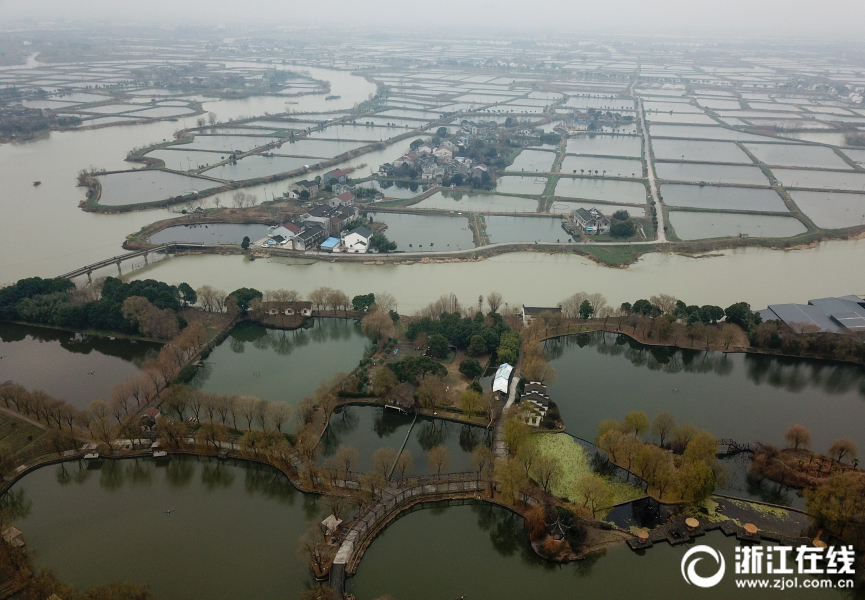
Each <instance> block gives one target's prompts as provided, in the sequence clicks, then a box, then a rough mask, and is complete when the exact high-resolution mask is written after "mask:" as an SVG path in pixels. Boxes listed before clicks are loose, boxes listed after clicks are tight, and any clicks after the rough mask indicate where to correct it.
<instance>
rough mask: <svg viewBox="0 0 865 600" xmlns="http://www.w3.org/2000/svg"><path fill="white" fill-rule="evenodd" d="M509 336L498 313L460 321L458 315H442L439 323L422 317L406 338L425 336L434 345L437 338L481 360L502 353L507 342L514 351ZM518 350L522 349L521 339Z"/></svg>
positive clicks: (413, 338)
mask: <svg viewBox="0 0 865 600" xmlns="http://www.w3.org/2000/svg"><path fill="white" fill-rule="evenodd" d="M508 332H510V327H508V325H507V324H506V323H505V322H504V320H503V319H502V317H501V315H499V314H497V313H494V312H491V313H490V314H488V315H484V314H483V313H480V312H479V313H477V314H476V315H475V316H474V317H461V316H460V314H459V313H456V312H452V313H442V314H441V316H440V317H439V318H438V319H433V318H431V317H422V318H420V319H418V320H416V321H412V322H411V323H409V325H408V328H407V329H406V337H407V338H408V339H410V340H416V339H417V338H418V336H420V335H421V334H424V335H427V336H429V340H430V342H432V341H433V338H434V337H435V336H437V335H438V336H442V337H444V339H445V340H447V342H449V343H451V344H453V345H454V346H456V347H457V348H459V349H461V350H466V351H467V352H468V353H469V355H471V356H482V355H484V354H490V353H492V352H495V351H497V350H499V348H500V346H501V345H502V343H503V342H507V343H506V346H505V347H506V348H507V349H509V350H510V349H512V348H511V346H512V345H513V344H511V341H512V340H511V339H510V337H508V336H507V333H508ZM516 348H519V336H517V346H516ZM509 356H510V355H509ZM499 358H500V359H501V356H499ZM514 358H515V357H514ZM502 360H504V359H502Z"/></svg>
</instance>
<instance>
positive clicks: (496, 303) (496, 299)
mask: <svg viewBox="0 0 865 600" xmlns="http://www.w3.org/2000/svg"><path fill="white" fill-rule="evenodd" d="M487 304H488V305H489V307H490V312H498V310H499V307H500V306H501V305H502V295H501V294H500V293H498V292H490V294H489V295H488V296H487Z"/></svg>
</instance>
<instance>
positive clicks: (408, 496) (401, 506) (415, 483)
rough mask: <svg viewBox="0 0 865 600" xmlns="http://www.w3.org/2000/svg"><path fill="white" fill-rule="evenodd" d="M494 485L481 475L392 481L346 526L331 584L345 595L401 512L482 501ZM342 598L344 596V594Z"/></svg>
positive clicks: (456, 475) (331, 570) (457, 474)
mask: <svg viewBox="0 0 865 600" xmlns="http://www.w3.org/2000/svg"><path fill="white" fill-rule="evenodd" d="M493 485H494V483H493V481H492V480H491V479H489V478H487V477H482V476H480V475H479V474H478V473H477V472H470V473H451V474H447V475H431V476H426V477H411V478H407V479H401V480H398V481H391V482H389V483H388V487H386V488H384V489H382V490H380V495H379V496H378V497H377V498H376V499H375V501H373V502H371V503H370V504H368V505H367V506H366V507H365V508H364V509H362V510H361V511H360V512H359V513H358V514H357V515H356V516H355V517H354V518H353V519H352V520H351V521H350V522H349V523H347V524H346V528H345V529H344V534H343V535H342V541H341V544H340V546H339V550H338V551H337V553H336V558H334V561H333V566H332V567H331V569H330V584H331V586H332V587H333V588H334V589H335V590H337V592H339V593H340V594H342V591H343V588H344V583H345V577H346V576H350V575H353V574H354V573H355V572H356V571H357V565H358V563H359V562H360V559H361V557H362V556H363V553H364V552H365V551H366V548H367V547H368V546H369V544H370V543H371V542H372V540H373V539H375V537H376V536H377V535H378V534H379V533H380V532H381V531H382V530H383V529H384V528H385V527H387V525H388V524H389V523H390V522H391V521H392V520H394V519H395V518H397V517H398V516H399V514H400V513H402V512H404V511H406V510H408V509H409V508H411V507H413V506H415V505H417V504H420V503H423V502H436V501H441V500H460V499H474V498H477V499H480V498H481V497H486V493H485V492H486V491H487V490H488V489H489V488H490V487H491V486H493ZM340 597H342V596H341V595H340Z"/></svg>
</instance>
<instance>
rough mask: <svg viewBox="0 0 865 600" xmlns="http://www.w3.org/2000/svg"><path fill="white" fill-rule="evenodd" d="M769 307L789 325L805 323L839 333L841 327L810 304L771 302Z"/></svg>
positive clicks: (822, 329) (821, 329)
mask: <svg viewBox="0 0 865 600" xmlns="http://www.w3.org/2000/svg"><path fill="white" fill-rule="evenodd" d="M769 309H770V310H771V311H772V312H773V313H775V314H776V315H778V316H777V318H778V319H781V320H782V321H784V323H786V324H787V325H790V326H793V325H794V324H800V323H805V324H808V325H815V326H816V327H818V328H819V329H820V331H830V332H832V333H837V332H838V331H839V330H840V327H839V326H838V325H837V324H836V323H835V322H834V321H833V320H832V319H830V318H829V317H828V316H826V314H825V313H824V312H823V311H822V310H820V309H819V308H817V307H816V306H812V305H810V304H770V305H769Z"/></svg>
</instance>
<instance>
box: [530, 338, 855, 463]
mask: <svg viewBox="0 0 865 600" xmlns="http://www.w3.org/2000/svg"><path fill="white" fill-rule="evenodd" d="M546 348H547V350H548V352H549V353H550V357H551V359H552V361H553V365H554V366H555V367H556V370H557V375H558V380H557V381H556V382H555V383H554V384H553V385H552V386H551V387H550V394H551V396H552V398H553V399H554V400H555V401H556V402H557V403H558V404H559V407H560V408H561V410H562V415H563V417H564V419H565V423H566V424H567V426H568V430H569V431H570V432H572V433H573V434H574V435H577V436H578V437H582V438H585V439H593V438H594V437H595V435H597V426H598V424H599V423H600V421H601V420H603V419H608V418H615V419H621V418H622V417H623V416H624V415H625V414H627V412H629V411H631V410H634V409H638V410H644V411H646V413H648V415H649V417H650V418H651V417H653V416H654V415H655V414H656V413H657V412H659V411H662V410H665V411H668V412H670V413H672V414H673V416H675V417H676V419H677V421H678V422H680V423H685V422H688V423H693V424H694V425H696V426H698V427H701V428H705V429H708V430H709V431H711V432H712V433H713V434H714V435H715V436H717V437H721V438H733V439H735V440H737V441H739V442H752V443H753V442H755V441H761V442H765V443H773V444H779V445H783V433H784V432H785V431H786V430H787V428H788V427H789V426H790V425H792V424H793V423H801V424H803V425H805V426H806V427H808V428H809V429H810V430H811V434H812V441H813V446H812V447H813V448H814V450H816V451H821V452H822V451H825V450H827V449H828V447H829V444H830V443H831V441H832V440H834V439H837V438H840V437H845V436H846V437H851V438H852V439H854V440H855V441H856V442H857V443H860V444H862V443H865V436H863V433H862V431H861V428H858V427H856V426H854V423H856V422H861V421H860V420H861V419H862V418H865V370H863V368H862V367H861V366H858V365H851V364H843V363H831V362H827V361H817V360H809V359H797V358H784V357H774V356H766V355H758V354H724V353H721V352H706V351H698V350H683V349H677V348H669V347H656V346H645V345H642V344H639V343H637V342H634V341H633V340H631V339H630V338H628V337H626V336H623V335H615V334H611V333H592V334H582V335H573V336H568V337H561V338H556V339H554V340H548V341H547V342H546ZM588 374H591V375H588Z"/></svg>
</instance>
